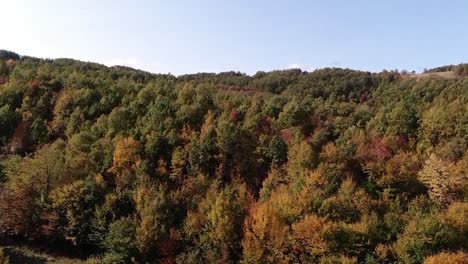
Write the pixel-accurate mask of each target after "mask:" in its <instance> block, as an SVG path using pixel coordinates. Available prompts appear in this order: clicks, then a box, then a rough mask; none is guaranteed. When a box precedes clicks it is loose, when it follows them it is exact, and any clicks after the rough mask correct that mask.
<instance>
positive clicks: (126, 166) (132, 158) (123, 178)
mask: <svg viewBox="0 0 468 264" xmlns="http://www.w3.org/2000/svg"><path fill="white" fill-rule="evenodd" d="M112 160H113V161H112V166H111V167H110V169H109V170H108V171H109V172H110V173H112V174H114V175H115V176H116V178H115V184H116V185H117V187H119V188H124V187H126V186H129V185H131V184H132V183H133V181H134V179H135V176H136V175H135V174H136V170H137V166H138V165H139V163H140V161H141V158H140V155H139V142H138V141H136V140H135V139H133V138H131V137H122V138H117V139H116V140H115V143H114V156H113V159H112Z"/></svg>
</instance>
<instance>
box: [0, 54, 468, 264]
mask: <svg viewBox="0 0 468 264" xmlns="http://www.w3.org/2000/svg"><path fill="white" fill-rule="evenodd" d="M460 67H461V68H458V70H456V71H454V72H455V75H456V77H454V74H452V73H450V74H449V73H430V74H428V75H427V74H426V75H419V76H417V77H416V76H414V77H411V76H409V78H408V75H405V76H404V75H402V74H400V73H398V72H396V71H392V72H387V71H384V72H380V73H371V72H363V71H355V70H350V69H340V68H326V69H321V70H316V71H313V72H303V71H301V70H298V69H294V70H284V71H272V72H258V73H256V74H255V75H253V76H248V75H246V74H242V73H239V72H225V73H219V74H212V73H199V74H192V75H184V76H178V77H175V76H172V75H165V74H151V73H148V72H144V71H140V70H134V69H131V68H127V67H105V66H103V65H100V64H95V63H87V62H80V61H76V60H72V59H55V60H49V59H38V58H33V57H26V56H19V55H17V54H15V53H12V52H6V51H1V52H0V244H2V245H4V246H6V247H7V250H5V252H6V254H7V255H8V254H10V253H11V252H12V251H11V250H9V249H11V246H12V245H17V244H28V243H31V244H41V245H42V247H46V248H49V249H50V250H47V251H48V252H49V253H50V252H53V249H54V248H55V246H54V245H61V247H62V249H61V250H60V252H57V254H56V255H63V253H64V252H77V253H79V254H78V255H80V256H83V257H84V258H90V259H89V262H90V263H131V262H137V263H158V262H163V263H175V262H177V263H422V262H424V260H425V259H427V258H429V257H430V256H433V257H431V259H432V260H433V259H440V258H451V257H453V258H463V257H466V253H464V252H466V251H467V250H468V248H467V245H468V240H467V239H468V236H467V232H468V230H467V228H466V227H467V219H468V215H467V212H468V204H467V202H466V199H467V190H468V185H467V184H468V180H467V173H468V155H467V149H468V78H466V77H465V76H464V72H465V71H464V68H463V67H462V66H460ZM467 72H468V71H467ZM433 75H436V76H437V77H435V78H433ZM441 77H442V78H441ZM12 254H13V255H10V256H11V259H15V257H17V256H16V255H14V254H15V253H14V252H13V253H12ZM34 254H36V253H34ZM26 255H27V254H26ZM52 255H54V254H52ZM1 257H2V256H1V255H0V258H1ZM70 259H71V260H73V258H70Z"/></svg>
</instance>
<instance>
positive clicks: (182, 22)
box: [0, 0, 468, 75]
mask: <svg viewBox="0 0 468 264" xmlns="http://www.w3.org/2000/svg"><path fill="white" fill-rule="evenodd" d="M0 9H1V10H2V11H1V13H0V49H7V50H11V51H15V52H17V53H19V54H21V55H30V56H34V57H41V58H74V59H79V60H84V61H93V62H98V63H102V64H105V65H108V66H112V65H125V66H130V67H133V68H137V69H142V70H146V71H150V72H155V73H172V74H175V75H180V74H186V73H197V72H222V71H231V70H234V71H241V72H245V73H247V74H254V73H255V72H257V71H259V70H263V71H269V70H275V69H287V68H301V69H303V70H307V71H311V70H314V69H317V68H323V67H342V68H352V69H358V70H368V71H381V70H383V69H388V70H391V69H400V70H403V69H406V70H416V71H421V70H422V69H423V68H431V67H436V66H441V65H446V64H458V63H461V62H468V15H467V13H468V1H463V0H460V1H458V0H450V1H440V0H439V1H432V0H426V1H417V0H413V1H411V0H406V1H403V0H392V1H378V0H373V1H371V0H367V1H364V0H354V1H350V0H342V1H339V0H327V1H325V0H323V1H314V0H309V1H306V0H303V1H300V0H289V1H286V0H282V1H280V0H277V1H276V0H269V1H267V0H192V1H189V0H186V1H181V0H166V1H158V0H133V1H130V0H100V1H95V0H80V1H76V0H42V1H36V0H0Z"/></svg>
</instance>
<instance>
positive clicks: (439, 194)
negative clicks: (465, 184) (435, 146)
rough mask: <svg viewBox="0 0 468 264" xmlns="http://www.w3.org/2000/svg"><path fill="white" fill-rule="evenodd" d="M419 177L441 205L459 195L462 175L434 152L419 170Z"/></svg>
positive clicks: (433, 198) (432, 196)
mask: <svg viewBox="0 0 468 264" xmlns="http://www.w3.org/2000/svg"><path fill="white" fill-rule="evenodd" d="M419 179H420V180H421V181H422V182H423V183H424V184H425V185H426V187H427V188H428V192H429V197H430V198H431V199H432V200H433V201H435V202H437V203H438V204H441V205H444V206H446V205H448V204H449V203H450V202H452V201H453V200H454V199H456V197H457V193H458V192H459V190H458V188H459V187H461V184H462V176H461V175H457V174H456V173H453V170H452V165H450V164H447V163H445V162H443V161H442V160H440V159H439V158H438V157H437V156H436V155H434V154H432V155H431V156H429V159H427V160H426V162H425V163H424V167H423V168H422V170H421V171H420V172H419Z"/></svg>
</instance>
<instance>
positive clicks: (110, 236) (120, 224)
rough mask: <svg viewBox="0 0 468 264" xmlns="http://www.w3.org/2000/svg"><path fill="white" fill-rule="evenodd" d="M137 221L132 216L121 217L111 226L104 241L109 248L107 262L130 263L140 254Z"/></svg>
mask: <svg viewBox="0 0 468 264" xmlns="http://www.w3.org/2000/svg"><path fill="white" fill-rule="evenodd" d="M135 231H136V227H135V223H134V221H133V220H132V219H131V218H120V219H118V220H116V221H115V222H113V223H111V224H110V226H109V232H108V233H107V235H106V238H105V239H104V241H103V245H104V247H105V248H106V249H107V250H108V251H107V253H106V255H105V256H104V262H105V263H121V264H124V263H130V262H134V260H135V257H136V256H137V255H138V247H137V241H136V238H135Z"/></svg>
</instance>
